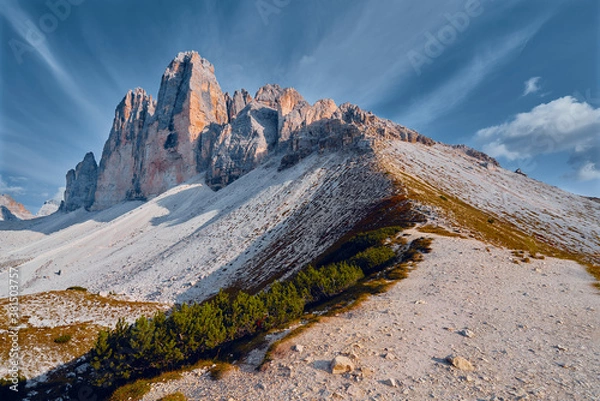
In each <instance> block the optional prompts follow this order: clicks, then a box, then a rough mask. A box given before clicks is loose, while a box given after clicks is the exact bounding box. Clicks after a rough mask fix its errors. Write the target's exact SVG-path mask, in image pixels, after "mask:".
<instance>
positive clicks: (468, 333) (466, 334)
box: [458, 329, 475, 338]
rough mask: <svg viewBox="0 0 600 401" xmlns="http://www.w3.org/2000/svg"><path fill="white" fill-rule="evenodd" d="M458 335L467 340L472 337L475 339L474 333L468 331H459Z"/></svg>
mask: <svg viewBox="0 0 600 401" xmlns="http://www.w3.org/2000/svg"><path fill="white" fill-rule="evenodd" d="M458 334H460V335H461V336H463V337H467V338H473V337H475V333H473V332H472V331H471V330H469V329H464V330H461V331H459V332H458Z"/></svg>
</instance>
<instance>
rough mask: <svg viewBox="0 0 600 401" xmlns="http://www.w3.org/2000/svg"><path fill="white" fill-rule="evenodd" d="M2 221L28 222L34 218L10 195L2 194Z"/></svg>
mask: <svg viewBox="0 0 600 401" xmlns="http://www.w3.org/2000/svg"><path fill="white" fill-rule="evenodd" d="M0 207H1V208H2V210H1V211H0V220H4V221H8V220H16V219H18V220H28V219H31V218H33V214H31V212H30V211H29V210H27V208H25V206H23V205H22V204H21V203H19V202H17V201H16V200H14V199H13V197H12V196H10V195H8V194H0Z"/></svg>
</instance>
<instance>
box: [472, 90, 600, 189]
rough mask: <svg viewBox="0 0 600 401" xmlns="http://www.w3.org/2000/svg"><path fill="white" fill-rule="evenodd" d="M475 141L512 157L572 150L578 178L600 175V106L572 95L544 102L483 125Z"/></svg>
mask: <svg viewBox="0 0 600 401" xmlns="http://www.w3.org/2000/svg"><path fill="white" fill-rule="evenodd" d="M475 141H476V142H477V143H479V144H481V146H482V148H483V150H484V151H485V152H486V153H489V154H490V155H491V156H494V157H504V158H506V159H507V160H511V161H512V160H525V159H531V158H534V157H536V156H538V155H545V154H554V153H558V152H568V153H569V155H570V157H569V165H571V167H572V168H573V169H574V174H573V175H574V177H575V178H576V179H578V180H581V181H586V180H593V179H599V178H600V108H594V107H593V106H591V105H589V104H588V103H586V102H580V101H578V100H577V99H575V98H574V97H572V96H565V97H561V98H558V99H555V100H553V101H551V102H549V103H542V104H540V105H538V106H536V107H534V108H533V109H532V110H530V111H529V112H526V113H520V114H517V115H516V116H514V117H513V118H512V119H511V120H510V121H507V122H505V123H503V124H500V125H496V126H492V127H488V128H484V129H481V130H479V131H478V132H477V133H476V135H475Z"/></svg>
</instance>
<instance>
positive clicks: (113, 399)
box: [109, 379, 151, 401]
mask: <svg viewBox="0 0 600 401" xmlns="http://www.w3.org/2000/svg"><path fill="white" fill-rule="evenodd" d="M150 384H151V383H150V381H148V380H145V379H140V380H136V381H135V382H133V383H130V384H126V385H124V386H122V387H119V388H118V389H116V390H115V391H114V392H113V393H112V395H111V396H110V398H109V401H139V400H141V399H142V397H143V396H145V395H146V394H148V392H149V391H150Z"/></svg>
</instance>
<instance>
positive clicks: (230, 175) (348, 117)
mask: <svg viewBox="0 0 600 401" xmlns="http://www.w3.org/2000/svg"><path fill="white" fill-rule="evenodd" d="M385 138H397V139H401V140H404V141H408V142H421V143H423V144H428V145H431V144H433V143H434V142H433V141H432V140H431V139H429V138H426V137H424V136H422V135H419V134H418V133H417V132H415V131H412V130H410V129H408V128H406V127H403V126H400V125H398V124H395V123H393V122H391V121H389V120H384V119H380V118H378V117H377V116H375V115H374V114H373V113H371V112H367V111H363V110H362V109H360V108H359V107H358V106H355V105H352V104H349V103H345V104H342V105H341V106H339V107H338V106H337V105H336V104H335V102H334V101H333V100H331V99H323V100H319V101H317V102H316V103H315V104H313V105H311V104H309V103H308V102H307V101H306V100H305V99H304V98H303V97H302V95H301V94H300V93H298V91H297V90H295V89H294V88H282V87H281V86H279V85H277V84H267V85H264V86H263V87H261V88H259V89H258V91H257V92H256V95H255V96H254V98H252V97H251V96H250V94H249V93H248V92H247V91H246V90H244V89H241V90H236V91H235V92H234V93H233V96H230V95H229V94H228V93H223V92H222V90H221V87H220V86H219V83H218V81H217V79H216V77H215V68H214V66H213V65H212V64H211V63H210V62H209V61H207V60H206V59H204V58H202V57H201V56H200V55H199V54H198V53H197V52H193V51H192V52H184V53H179V54H178V55H177V57H175V59H173V61H171V63H169V65H168V66H167V68H166V70H165V72H164V74H163V76H162V81H161V85H160V90H159V93H158V98H157V100H156V101H154V99H152V96H150V95H149V94H148V93H146V92H145V91H144V90H143V89H141V88H136V89H134V90H131V91H129V92H127V94H126V95H125V97H124V98H123V99H122V101H121V102H120V103H119V105H118V106H117V108H116V110H115V118H114V121H113V126H112V129H111V132H110V135H109V138H108V140H107V142H106V144H105V146H104V150H103V153H102V158H101V161H100V166H99V167H95V161H94V160H93V155H86V158H85V159H84V161H83V162H82V163H80V164H79V165H78V166H77V168H76V169H75V170H72V171H70V172H69V173H68V175H67V190H66V195H65V204H64V207H63V209H64V210H74V209H77V208H79V207H86V208H89V207H91V206H92V204H93V208H94V209H104V208H107V207H110V206H112V205H114V204H116V203H119V202H122V201H125V200H133V199H142V200H144V199H148V198H151V197H153V196H156V195H159V194H161V193H162V192H164V191H166V190H167V189H169V188H172V187H174V186H176V185H178V184H181V183H182V182H184V181H186V180H189V179H191V178H192V177H194V176H196V175H197V174H198V173H202V172H204V173H205V174H206V182H207V184H208V185H209V186H210V187H211V188H212V189H214V190H218V189H220V188H222V187H223V186H226V185H228V184H230V183H231V182H233V181H234V180H236V179H238V178H239V177H241V176H242V175H244V174H246V173H248V172H249V171H251V170H252V169H254V168H256V167H257V166H258V165H259V164H260V163H262V162H263V161H264V160H265V159H266V158H267V157H269V156H270V155H278V157H279V156H280V157H281V159H282V161H281V162H280V168H282V169H284V168H287V167H289V166H291V165H293V164H295V163H297V162H298V161H299V160H301V159H302V158H304V157H306V156H308V155H310V154H311V153H313V152H323V151H327V150H331V151H337V150H341V149H351V148H354V149H362V150H365V149H368V148H369V147H370V146H371V144H373V143H374V142H375V141H377V140H378V139H385ZM90 196H91V198H90Z"/></svg>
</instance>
